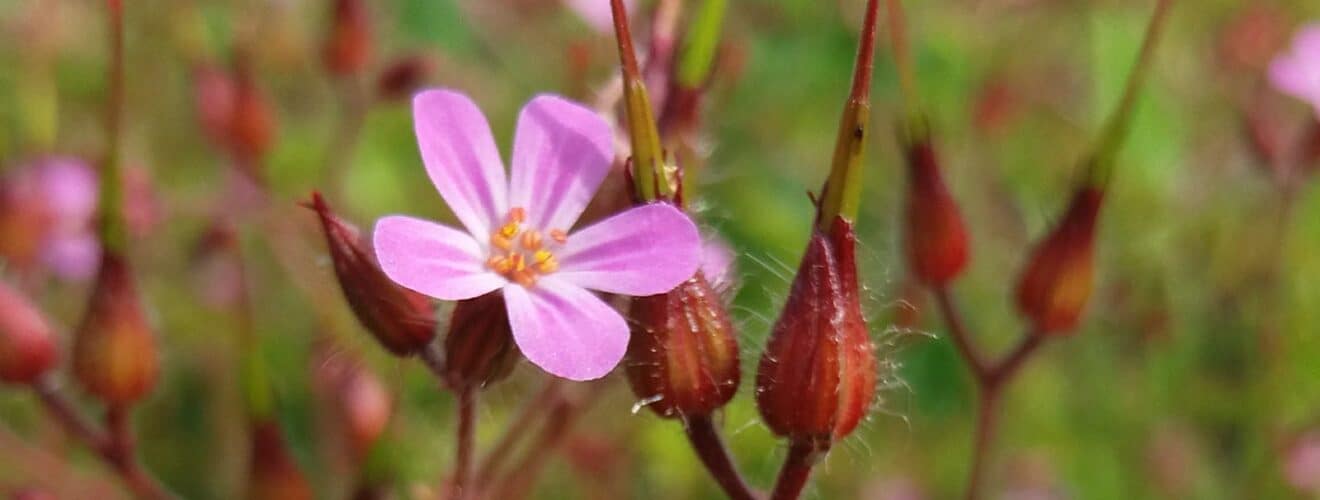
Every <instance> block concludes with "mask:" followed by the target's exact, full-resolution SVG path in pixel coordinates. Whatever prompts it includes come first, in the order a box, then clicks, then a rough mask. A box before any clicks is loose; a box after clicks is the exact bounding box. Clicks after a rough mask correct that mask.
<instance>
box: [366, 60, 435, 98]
mask: <svg viewBox="0 0 1320 500" xmlns="http://www.w3.org/2000/svg"><path fill="white" fill-rule="evenodd" d="M434 68H435V64H434V63H433V62H431V60H430V59H428V58H427V57H425V56H406V57H401V58H399V59H396V60H394V61H393V62H391V63H390V64H389V65H388V66H386V67H385V69H383V70H381V72H380V76H379V77H378V79H377V80H376V94H377V96H379V97H380V98H381V99H385V100H391V101H401V100H404V99H407V98H408V97H409V96H411V95H412V94H413V91H414V90H416V89H417V88H418V87H420V86H422V83H423V82H425V81H426V78H427V77H428V76H430V75H431V72H432V71H434Z"/></svg>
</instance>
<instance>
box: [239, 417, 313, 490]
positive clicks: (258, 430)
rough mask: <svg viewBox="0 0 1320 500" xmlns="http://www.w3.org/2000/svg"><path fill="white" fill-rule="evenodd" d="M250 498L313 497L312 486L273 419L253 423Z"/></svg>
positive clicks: (249, 483) (249, 478) (249, 472)
mask: <svg viewBox="0 0 1320 500" xmlns="http://www.w3.org/2000/svg"><path fill="white" fill-rule="evenodd" d="M249 467H250V470H249V471H248V474H249V476H248V492H247V498H249V499H250V500H310V499H311V498H312V488H311V486H310V485H309V484H308V483H307V478H306V477H305V476H304V475H303V472H302V470H301V469H299V468H298V463H297V461H296V460H294V458H293V455H292V454H291V453H290V452H289V446H288V444H286V443H285V442H284V435H283V434H282V433H281V432H280V427H279V425H278V424H276V423H275V422H273V421H263V422H256V423H254V424H253V425H252V460H251V462H250V463H249Z"/></svg>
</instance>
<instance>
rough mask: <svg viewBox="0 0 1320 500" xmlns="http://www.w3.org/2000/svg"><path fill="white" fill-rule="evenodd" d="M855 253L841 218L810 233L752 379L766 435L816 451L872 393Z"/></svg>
mask: <svg viewBox="0 0 1320 500" xmlns="http://www.w3.org/2000/svg"><path fill="white" fill-rule="evenodd" d="M855 248H856V235H855V234H854V233H853V228H852V224H851V223H850V222H848V221H847V220H846V219H844V218H842V217H835V219H834V220H833V223H832V224H831V225H830V229H829V234H825V233H824V232H822V231H820V230H817V231H815V232H814V233H813V234H812V236H811V241H810V242H808V244H807V251H806V254H805V255H804V256H803V257H802V263H801V264H800V265H799V266H798V274H797V277H796V278H794V280H793V286H792V288H791V289H790V291H789V295H788V301H787V303H786V304H785V305H784V309H783V312H782V313H781V315H780V317H779V320H778V322H776V323H775V326H774V329H773V330H771V332H770V339H769V341H768V343H767V344H766V349H765V354H764V355H763V356H762V358H761V364H760V368H759V370H758V371H757V376H756V403H757V407H758V408H759V409H760V411H761V416H762V418H763V419H764V420H765V422H766V424H767V425H768V426H769V427H770V430H771V431H773V432H774V433H775V434H778V435H781V436H786V437H788V438H789V439H791V440H792V441H794V442H795V443H803V444H808V445H810V446H812V448H813V449H815V450H819V451H823V450H827V449H829V447H830V445H831V444H832V443H833V442H834V441H836V440H838V439H841V438H843V437H844V436H847V435H848V434H849V433H851V432H852V431H853V430H854V429H856V428H857V425H858V424H859V423H860V422H861V420H862V418H863V417H865V416H866V413H867V411H868V410H870V407H871V402H872V400H873V398H874V395H875V384H876V366H875V353H874V352H873V348H872V345H871V339H870V337H869V335H868V333H867V327H866V319H865V318H863V317H862V310H861V303H860V297H859V294H858V290H857V265H856V256H855Z"/></svg>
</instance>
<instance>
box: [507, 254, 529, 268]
mask: <svg viewBox="0 0 1320 500" xmlns="http://www.w3.org/2000/svg"><path fill="white" fill-rule="evenodd" d="M509 262H510V263H511V265H512V267H513V272H515V273H520V272H523V271H525V270H527V261H526V259H525V258H524V257H523V254H520V253H515V254H513V255H510V256H509Z"/></svg>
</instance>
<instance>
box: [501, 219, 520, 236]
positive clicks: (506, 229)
mask: <svg viewBox="0 0 1320 500" xmlns="http://www.w3.org/2000/svg"><path fill="white" fill-rule="evenodd" d="M517 235H518V223H517V222H510V223H508V224H505V225H504V226H503V227H501V228H500V236H503V237H505V238H509V239H513V237H514V236H517Z"/></svg>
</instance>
